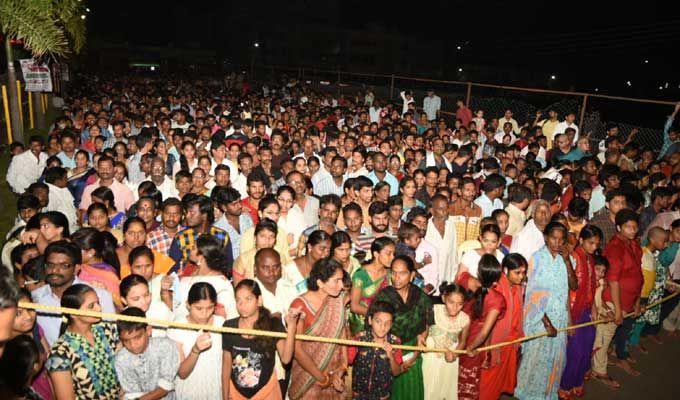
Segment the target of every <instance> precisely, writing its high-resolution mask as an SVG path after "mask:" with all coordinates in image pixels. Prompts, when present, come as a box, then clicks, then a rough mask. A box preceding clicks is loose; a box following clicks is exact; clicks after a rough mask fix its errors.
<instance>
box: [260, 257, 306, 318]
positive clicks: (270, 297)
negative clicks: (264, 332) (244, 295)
mask: <svg viewBox="0 0 680 400" xmlns="http://www.w3.org/2000/svg"><path fill="white" fill-rule="evenodd" d="M282 271H283V270H282V268H281V255H280V254H279V253H278V252H277V251H276V250H274V249H270V248H266V249H261V250H259V251H258V252H257V253H256V254H255V265H254V266H253V272H254V274H255V279H254V280H255V282H257V283H258V284H259V285H260V289H261V290H262V300H263V303H264V304H263V305H264V306H265V307H267V309H268V310H269V311H270V312H271V313H272V314H273V315H274V316H278V317H279V318H283V317H285V315H286V312H287V311H288V308H289V307H290V303H292V302H293V300H295V298H296V297H297V292H296V290H295V288H293V287H290V286H288V285H287V281H286V280H284V279H281V277H282V276H283V272H282ZM277 314H278V315H277Z"/></svg>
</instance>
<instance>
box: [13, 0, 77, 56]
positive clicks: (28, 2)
mask: <svg viewBox="0 0 680 400" xmlns="http://www.w3.org/2000/svg"><path fill="white" fill-rule="evenodd" d="M82 15H85V5H84V3H83V2H81V1H80V0H0V28H1V29H2V32H3V34H4V36H5V37H6V38H9V39H19V40H22V41H23V42H24V47H25V48H26V49H28V50H30V51H31V53H32V54H33V56H34V57H36V58H38V57H42V56H45V55H53V56H60V57H63V56H66V55H68V54H69V53H72V52H75V53H79V52H80V50H82V48H83V46H84V45H85V20H84V19H83V18H81V16H82Z"/></svg>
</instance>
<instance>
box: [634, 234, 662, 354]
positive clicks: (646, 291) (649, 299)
mask: <svg viewBox="0 0 680 400" xmlns="http://www.w3.org/2000/svg"><path fill="white" fill-rule="evenodd" d="M647 239H648V241H649V243H647V246H645V247H643V248H642V276H643V278H644V285H643V286H642V294H641V295H640V305H641V306H642V307H645V306H646V305H647V304H650V303H654V302H656V301H659V300H661V298H662V297H663V291H664V286H665V284H666V276H667V273H668V269H667V268H665V267H664V266H663V264H662V263H661V262H660V261H659V252H660V251H661V250H663V249H664V248H665V247H666V245H667V244H668V232H667V231H666V230H664V229H663V228H660V227H658V226H655V227H653V228H652V229H650V230H649V233H648V235H647ZM660 315H661V307H658V306H657V307H653V308H650V309H649V310H646V311H645V312H644V313H643V314H642V315H641V316H640V317H639V318H638V319H637V320H635V324H634V325H633V329H632V330H631V332H630V335H629V336H628V341H629V343H630V345H631V346H633V347H637V348H638V350H639V351H640V352H642V353H643V354H646V353H647V349H646V348H645V347H644V346H643V345H642V343H640V337H641V336H642V335H643V332H645V333H652V334H651V335H650V336H649V337H650V339H652V340H653V341H655V342H656V343H657V344H661V340H660V339H659V338H657V337H656V334H657V333H658V325H659V322H660V321H659V317H660Z"/></svg>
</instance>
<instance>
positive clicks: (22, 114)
mask: <svg viewBox="0 0 680 400" xmlns="http://www.w3.org/2000/svg"><path fill="white" fill-rule="evenodd" d="M17 102H18V103H19V118H21V125H23V124H24V104H23V102H22V101H21V81H20V80H17Z"/></svg>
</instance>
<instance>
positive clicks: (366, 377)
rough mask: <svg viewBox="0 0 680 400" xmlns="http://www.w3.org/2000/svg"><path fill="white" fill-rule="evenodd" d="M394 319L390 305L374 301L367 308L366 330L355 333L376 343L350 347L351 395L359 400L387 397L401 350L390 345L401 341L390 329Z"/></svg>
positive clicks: (396, 373) (363, 339) (358, 338)
mask: <svg viewBox="0 0 680 400" xmlns="http://www.w3.org/2000/svg"><path fill="white" fill-rule="evenodd" d="M393 319H394V307H392V305H391V304H390V303H387V302H384V301H376V302H374V303H372V304H371V306H370V307H369V309H368V315H367V324H366V330H364V331H363V332H360V333H359V334H357V335H356V337H355V340H358V341H361V342H375V343H380V344H381V345H382V348H377V347H350V348H349V350H348V358H349V363H350V364H352V365H353V367H352V398H354V399H362V400H369V399H375V400H381V399H389V398H390V393H391V388H392V380H393V377H394V376H397V375H399V374H400V373H401V364H402V353H401V350H396V349H394V348H393V347H392V345H394V344H401V341H400V340H399V338H398V337H396V336H395V335H393V334H391V333H390V329H391V328H392V321H393Z"/></svg>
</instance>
